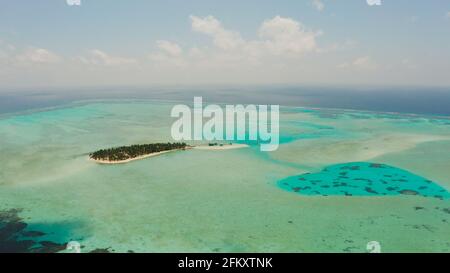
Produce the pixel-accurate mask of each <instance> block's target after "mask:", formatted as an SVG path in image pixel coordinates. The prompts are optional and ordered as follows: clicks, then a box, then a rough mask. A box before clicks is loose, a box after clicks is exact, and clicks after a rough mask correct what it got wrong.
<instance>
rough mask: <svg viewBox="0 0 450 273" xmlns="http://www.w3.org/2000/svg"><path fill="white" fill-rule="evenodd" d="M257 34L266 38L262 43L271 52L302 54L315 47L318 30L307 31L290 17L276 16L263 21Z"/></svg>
mask: <svg viewBox="0 0 450 273" xmlns="http://www.w3.org/2000/svg"><path fill="white" fill-rule="evenodd" d="M259 35H260V37H261V38H263V39H266V40H265V41H264V43H265V45H266V46H267V48H268V49H269V50H270V51H271V52H272V53H276V54H280V53H295V54H303V53H307V52H311V51H314V50H316V49H317V44H316V37H317V36H318V35H320V32H318V33H314V32H312V31H308V30H306V28H305V27H304V26H303V25H302V24H301V23H299V22H297V21H295V20H293V19H291V18H284V17H280V16H276V17H274V18H272V19H270V20H267V21H264V23H263V24H262V26H261V28H260V29H259Z"/></svg>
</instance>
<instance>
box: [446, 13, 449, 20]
mask: <svg viewBox="0 0 450 273" xmlns="http://www.w3.org/2000/svg"><path fill="white" fill-rule="evenodd" d="M446 16H447V18H449V19H450V11H449V12H447V14H446Z"/></svg>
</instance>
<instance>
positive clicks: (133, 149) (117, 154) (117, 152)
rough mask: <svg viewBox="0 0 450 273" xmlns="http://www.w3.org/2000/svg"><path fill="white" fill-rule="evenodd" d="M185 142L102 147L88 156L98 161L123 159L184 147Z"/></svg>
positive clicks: (185, 146)
mask: <svg viewBox="0 0 450 273" xmlns="http://www.w3.org/2000/svg"><path fill="white" fill-rule="evenodd" d="M186 148H187V145H186V143H181V142H177V143H153V144H140V145H131V146H122V147H117V148H110V149H103V150H99V151H96V152H93V153H92V154H90V155H89V156H90V157H91V158H92V159H94V160H100V161H110V162H116V161H124V160H130V159H134V158H137V157H141V156H146V155H151V154H154V153H160V152H166V151H171V150H180V149H186Z"/></svg>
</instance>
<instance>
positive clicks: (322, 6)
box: [312, 0, 325, 11]
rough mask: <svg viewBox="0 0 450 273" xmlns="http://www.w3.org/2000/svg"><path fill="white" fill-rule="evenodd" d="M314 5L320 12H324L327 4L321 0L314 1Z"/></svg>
mask: <svg viewBox="0 0 450 273" xmlns="http://www.w3.org/2000/svg"><path fill="white" fill-rule="evenodd" d="M312 5H313V6H314V7H315V8H316V9H317V10H318V11H323V10H324V9H325V4H324V3H323V2H322V1H321V0H313V2H312Z"/></svg>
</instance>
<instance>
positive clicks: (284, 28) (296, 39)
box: [190, 15, 321, 58]
mask: <svg viewBox="0 0 450 273" xmlns="http://www.w3.org/2000/svg"><path fill="white" fill-rule="evenodd" d="M190 18H191V23H192V29H193V30H194V31H197V32H200V33H204V34H206V35H208V36H210V37H212V38H213V43H214V45H215V46H216V47H217V48H218V49H220V50H224V51H233V52H234V54H235V55H234V56H236V57H237V56H238V55H242V56H240V57H251V58H253V57H255V56H259V57H264V56H268V55H282V54H294V55H302V54H304V53H307V52H312V51H315V50H317V49H318V48H317V43H316V37H317V36H319V35H320V34H321V32H317V33H316V32H313V31H310V30H307V29H306V28H305V27H304V26H303V25H302V24H301V23H300V22H297V21H295V20H294V19H291V18H285V17H281V16H275V17H274V18H272V19H269V20H266V21H264V22H263V23H262V25H261V26H260V28H259V32H258V34H259V38H260V39H258V40H244V39H243V38H242V37H241V35H240V34H239V33H238V32H235V31H232V30H228V29H225V28H224V27H223V26H222V24H221V22H220V21H219V20H217V19H216V18H214V17H213V16H211V15H210V16H207V17H204V18H200V17H197V16H194V15H192V16H191V17H190ZM240 57H239V58H240Z"/></svg>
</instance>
